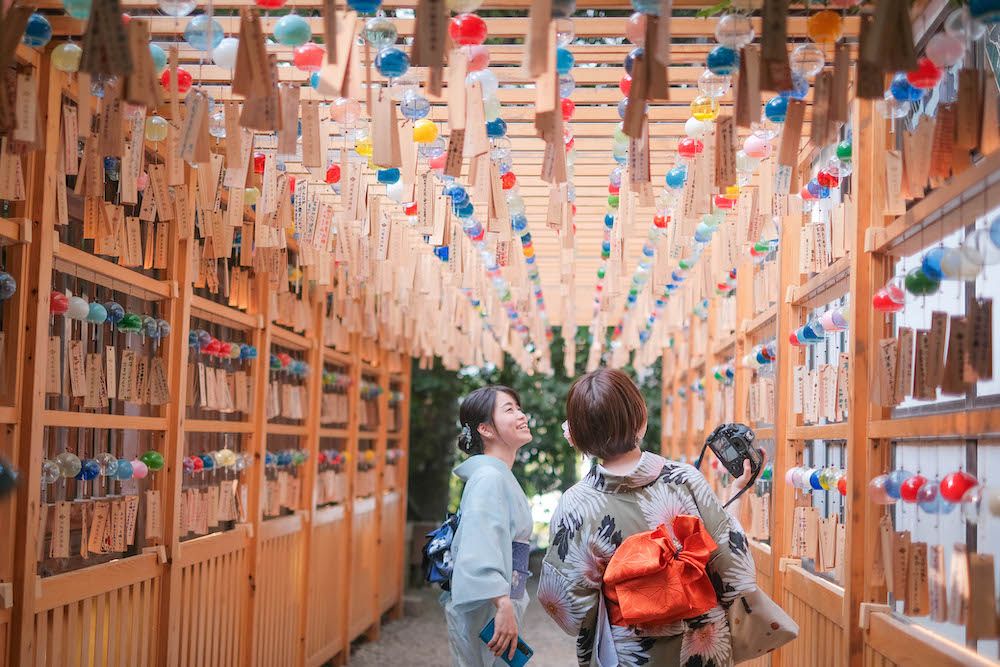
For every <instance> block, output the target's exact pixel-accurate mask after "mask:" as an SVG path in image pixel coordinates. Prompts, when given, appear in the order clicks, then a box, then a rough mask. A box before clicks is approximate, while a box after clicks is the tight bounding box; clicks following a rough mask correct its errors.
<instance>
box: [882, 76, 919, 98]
mask: <svg viewBox="0 0 1000 667" xmlns="http://www.w3.org/2000/svg"><path fill="white" fill-rule="evenodd" d="M889 92H890V93H892V96H893V98H895V99H896V100H897V101H899V102H919V101H920V100H921V98H923V96H924V91H922V90H921V89H919V88H917V87H916V86H914V85H913V84H912V83H910V81H909V79H907V78H906V74H904V73H903V72H900V73H899V74H897V75H896V76H894V77H892V83H891V84H889Z"/></svg>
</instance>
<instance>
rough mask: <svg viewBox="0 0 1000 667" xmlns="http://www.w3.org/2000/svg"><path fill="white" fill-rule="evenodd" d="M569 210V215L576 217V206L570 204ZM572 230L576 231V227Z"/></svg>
mask: <svg viewBox="0 0 1000 667" xmlns="http://www.w3.org/2000/svg"><path fill="white" fill-rule="evenodd" d="M569 210H570V213H571V214H573V215H576V204H570V205H569ZM573 229H574V231H575V230H576V227H574V228H573Z"/></svg>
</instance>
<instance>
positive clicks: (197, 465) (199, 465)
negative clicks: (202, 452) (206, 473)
mask: <svg viewBox="0 0 1000 667" xmlns="http://www.w3.org/2000/svg"><path fill="white" fill-rule="evenodd" d="M191 463H192V464H194V469H195V470H204V469H205V462H204V461H202V460H201V457H200V456H192V457H191Z"/></svg>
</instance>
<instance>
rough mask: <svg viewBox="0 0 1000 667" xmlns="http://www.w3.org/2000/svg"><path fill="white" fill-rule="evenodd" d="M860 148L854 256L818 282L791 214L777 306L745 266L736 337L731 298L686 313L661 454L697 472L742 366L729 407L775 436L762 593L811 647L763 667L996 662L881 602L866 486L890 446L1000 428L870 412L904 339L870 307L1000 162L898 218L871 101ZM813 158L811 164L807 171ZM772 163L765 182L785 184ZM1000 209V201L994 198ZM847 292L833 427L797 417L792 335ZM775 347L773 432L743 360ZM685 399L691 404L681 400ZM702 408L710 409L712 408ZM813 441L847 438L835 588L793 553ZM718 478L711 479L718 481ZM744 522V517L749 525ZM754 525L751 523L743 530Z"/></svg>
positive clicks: (960, 416)
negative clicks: (840, 405)
mask: <svg viewBox="0 0 1000 667" xmlns="http://www.w3.org/2000/svg"><path fill="white" fill-rule="evenodd" d="M852 119H853V126H852V134H853V145H854V146H855V147H861V148H862V150H863V153H856V154H855V156H854V165H855V172H854V176H853V177H852V192H851V194H850V195H849V196H850V197H851V198H852V204H853V205H852V206H850V207H849V208H848V210H849V211H851V212H852V213H853V214H854V215H856V219H854V220H850V221H848V222H849V223H851V225H852V226H851V227H850V228H851V229H852V232H851V236H850V238H848V240H847V255H846V256H845V257H842V258H840V259H836V260H835V261H833V262H832V263H831V264H830V265H829V266H828V267H827V268H826V269H824V270H822V271H820V272H818V273H815V274H811V275H810V274H801V273H800V272H799V248H800V239H799V236H800V231H801V229H802V227H803V223H804V220H803V216H801V215H786V216H784V217H783V218H782V220H781V230H780V247H779V250H778V257H777V258H776V260H775V261H777V262H778V269H779V275H780V280H779V284H778V286H777V292H776V293H777V295H778V302H777V304H772V305H769V306H767V305H764V304H758V306H759V307H758V308H756V309H755V307H754V303H753V295H752V290H753V281H752V280H751V275H752V272H753V270H754V268H753V263H752V260H751V259H750V258H749V257H747V258H745V259H744V260H742V261H741V263H740V264H739V265H738V266H737V275H738V277H739V280H738V283H737V288H736V294H735V296H734V297H732V298H735V299H736V309H737V313H736V321H737V322H739V323H740V324H739V325H738V326H737V328H736V331H735V332H732V331H729V330H728V329H726V328H724V327H720V326H719V325H718V314H719V310H720V301H721V299H720V297H711V298H710V303H711V305H710V310H709V316H708V318H707V320H705V321H701V320H699V319H698V318H697V317H693V316H690V315H685V320H686V321H685V323H684V328H683V329H681V330H677V331H675V332H674V336H673V345H672V346H671V347H667V348H665V349H664V350H663V355H662V362H663V366H662V368H663V387H662V390H663V404H662V407H663V410H664V412H663V423H664V431H663V435H662V440H661V449H662V451H663V453H664V455H665V456H669V457H672V458H675V459H683V460H687V461H688V462H691V461H692V457H693V456H696V455H697V452H698V451H700V449H701V446H702V444H703V442H704V437H705V436H706V431H710V429H711V428H712V426H714V423H710V424H707V425H706V427H705V429H701V428H697V427H696V426H695V423H696V421H698V420H699V419H700V416H699V414H698V413H699V412H701V411H704V414H705V415H706V416H707V415H711V414H712V408H713V401H716V400H718V398H717V397H718V396H719V395H720V394H719V393H718V392H715V391H713V390H712V389H713V387H712V386H711V385H713V384H714V380H712V379H711V368H712V367H713V366H714V365H715V364H722V363H725V362H726V361H727V360H731V359H734V358H735V362H736V370H735V378H734V383H733V384H734V391H733V397H734V400H735V404H734V405H732V406H731V407H730V409H732V411H733V417H734V421H737V422H744V423H747V424H749V425H750V426H752V427H754V428H755V430H756V433H757V436H758V440H759V441H765V440H771V439H773V440H774V449H773V451H774V457H773V461H772V462H773V466H774V479H773V482H772V487H771V496H770V501H771V502H770V522H769V524H770V525H769V529H770V530H769V533H770V540H769V543H766V542H761V541H756V540H751V545H750V546H751V550H752V552H753V555H754V559H755V561H756V564H757V577H758V584H759V585H760V587H761V588H762V589H763V590H764V591H766V592H767V593H768V594H769V595H771V596H772V598H773V599H775V600H776V601H777V602H779V603H780V604H781V605H782V606H783V607H784V608H785V610H786V611H787V612H788V613H789V614H790V615H791V616H792V617H793V618H794V619H795V620H796V622H797V623H798V624H799V627H800V634H799V638H798V639H797V640H796V641H794V642H792V643H791V644H789V645H788V646H786V647H785V648H783V649H781V650H779V651H778V652H776V653H774V654H772V655H771V656H768V657H765V658H761V659H758V660H755V661H753V662H752V663H747V664H753V665H757V666H760V667H763V666H765V665H772V666H776V665H796V666H797V665H823V666H829V667H839V666H840V665H847V664H850V665H878V666H880V667H881V666H889V665H904V664H913V663H914V661H915V662H918V663H920V664H932V663H933V664H947V665H956V666H957V665H987V664H995V663H994V662H992V661H991V660H990V659H988V658H987V657H985V656H983V655H980V654H979V653H976V652H975V651H974V650H970V649H969V648H966V647H965V646H961V645H958V644H956V643H954V642H951V641H949V640H947V639H945V638H943V637H941V636H940V635H937V634H935V633H933V632H932V631H930V630H928V629H927V628H924V627H921V626H919V625H917V624H912V623H907V622H906V621H905V620H902V617H900V616H898V615H896V614H894V613H891V612H890V609H889V607H888V606H885V605H879V604H872V602H873V601H876V600H878V601H883V600H885V590H884V589H882V588H880V586H879V585H878V584H875V583H873V582H875V581H876V580H877V579H876V578H875V577H874V576H873V573H872V568H873V563H872V561H873V558H872V554H873V553H874V552H875V550H876V549H879V548H880V546H879V541H878V540H879V535H878V526H879V519H880V517H881V515H882V513H883V512H884V511H885V510H884V509H883V508H881V507H879V506H877V505H873V504H872V503H870V502H869V501H868V495H867V484H868V481H869V480H870V479H871V478H872V477H874V476H876V475H879V474H881V473H884V472H886V471H888V470H890V469H891V467H890V463H891V462H890V451H891V447H892V443H893V441H894V440H896V439H900V438H931V437H962V436H966V437H973V436H977V435H981V434H986V433H996V432H997V431H998V429H1000V421H998V412H997V410H996V409H995V408H984V409H978V410H964V409H960V411H957V412H947V413H944V414H931V415H926V416H915V417H904V418H891V415H890V411H889V410H888V409H885V408H881V407H878V406H876V405H875V404H874V403H872V398H871V393H870V387H871V383H870V377H871V373H872V364H873V363H874V362H875V359H874V350H875V349H876V348H877V342H878V341H879V340H880V339H882V338H885V337H886V336H890V335H893V333H892V328H891V324H890V323H888V322H887V319H888V318H884V317H882V316H880V315H879V314H877V313H874V312H873V310H872V307H871V303H872V296H873V294H874V293H875V291H876V290H877V289H878V288H879V287H881V286H882V285H884V284H885V282H886V280H887V279H888V278H889V277H890V276H891V275H892V262H893V260H894V258H898V257H900V256H904V255H907V254H912V253H915V252H918V251H920V250H921V249H923V247H924V245H921V243H925V244H926V243H929V242H930V241H924V240H923V238H924V237H921V236H919V235H917V234H913V233H912V230H913V229H920V228H925V229H926V228H928V227H930V228H932V229H933V233H932V234H931V235H930V236H929V237H927V238H933V239H937V238H940V237H942V236H943V235H944V234H945V233H948V232H951V231H954V230H956V229H959V228H960V227H961V226H963V224H968V223H967V220H968V218H965V220H966V222H965V223H962V222H961V221H960V220H959V218H958V216H957V215H954V216H949V211H952V210H953V209H954V208H955V207H957V206H959V205H960V204H959V202H964V201H966V200H974V207H975V206H978V208H976V209H975V213H976V214H978V215H983V214H985V213H986V210H987V209H985V208H984V203H985V199H984V198H983V196H982V192H983V191H984V188H986V187H991V183H992V182H993V180H995V179H994V178H993V176H994V175H995V173H996V168H997V160H998V154H997V153H992V154H990V155H987V156H985V157H982V158H981V159H980V160H979V161H978V162H977V163H976V164H974V165H972V166H971V167H970V168H969V169H967V170H966V171H964V172H962V173H960V174H956V175H955V176H953V177H952V178H951V179H949V181H948V182H947V183H946V184H945V185H943V186H942V187H940V188H939V189H937V190H935V191H932V192H931V193H929V194H928V195H927V196H926V197H925V198H924V199H923V200H922V201H920V202H918V203H916V204H914V205H913V206H912V207H911V208H910V210H909V212H907V213H906V214H905V215H901V216H898V217H895V218H893V217H890V216H883V215H882V213H881V211H882V210H883V209H882V197H883V194H882V192H881V190H880V189H881V188H882V184H881V181H882V174H884V172H885V163H884V159H885V153H886V151H885V150H884V149H883V147H886V146H888V145H889V143H888V142H889V141H890V135H889V130H888V124H887V122H886V121H884V120H883V119H882V118H881V117H879V116H878V114H877V113H876V112H875V110H874V107H873V104H872V103H871V102H868V101H863V100H859V101H855V103H854V106H853V110H852ZM809 158H810V156H809V155H808V153H804V154H803V155H801V156H800V162H803V163H804V166H805V168H806V172H808V167H809V163H808V160H809ZM770 169H771V165H770V164H769V163H768V162H767V161H765V163H764V164H762V167H761V173H760V175H759V176H758V180H757V181H756V185H757V186H759V187H762V188H763V187H766V183H768V182H770V181H771V180H773V175H772V174H771V172H770ZM993 201H996V200H995V199H994V200H993ZM845 295H849V301H850V305H849V309H850V313H849V315H850V316H849V321H850V326H849V332H848V338H847V345H846V349H847V350H848V351H849V353H850V361H849V376H850V387H851V391H850V405H849V411H848V418H847V419H846V420H844V421H841V422H836V423H829V424H805V423H803V420H802V416H801V415H796V414H793V410H792V400H793V399H792V391H793V390H792V388H793V374H792V372H793V368H794V367H795V366H796V365H798V364H801V363H804V361H805V351H804V348H802V347H795V346H793V345H792V344H791V343H790V342H789V337H790V336H791V335H793V334H794V332H795V330H796V329H797V328H798V327H799V326H801V325H802V324H804V323H805V322H806V321H807V320H808V319H809V317H810V313H811V312H812V310H813V309H815V308H818V307H823V306H825V305H827V304H830V303H831V302H833V301H835V300H837V299H839V298H840V297H843V296H845ZM768 340H773V341H775V342H776V344H777V349H778V361H777V363H776V364H774V365H773V367H774V381H775V385H776V386H775V395H776V405H775V408H774V414H775V421H774V423H773V424H766V423H761V422H754V421H753V420H752V419H751V418H750V415H749V409H748V385H749V383H750V382H751V381H752V380H753V376H754V373H755V371H754V370H752V369H750V368H747V367H745V366H744V365H743V364H741V363H740V360H741V359H742V357H743V356H744V355H745V354H747V353H748V352H749V351H750V350H751V349H752V348H753V346H754V345H756V344H760V343H762V342H765V341H768ZM701 377H705V378H706V379H705V384H706V387H705V392H704V396H703V397H701V396H698V395H697V392H692V389H691V384H692V382H693V381H694V380H696V379H697V378H701ZM680 393H686V397H684V398H682V397H681V396H680V395H679V394H680ZM703 405H704V407H702V406H703ZM815 440H834V441H844V442H846V460H847V461H849V466H848V476H847V479H848V494H847V497H846V499H845V500H846V503H847V504H846V513H845V516H846V519H845V524H846V525H845V530H846V544H845V552H844V559H845V562H844V564H843V566H842V572H843V579H842V581H840V582H839V583H833V582H831V581H830V580H829V579H828V578H825V577H822V576H819V575H817V574H816V573H814V572H813V571H812V569H811V568H809V569H807V568H804V567H803V566H802V564H801V563H800V561H799V560H798V559H795V558H790V557H788V554H790V553H792V532H793V528H792V524H793V513H794V511H795V508H796V507H797V506H800V505H802V504H804V503H809V502H810V501H808V500H806V499H803V498H802V494H801V493H800V492H798V491H795V490H794V489H792V488H790V487H789V486H788V485H787V484H786V483H785V480H784V472H785V471H787V470H788V469H789V468H791V467H794V466H796V465H801V464H802V463H803V452H804V450H805V448H806V447H807V445H808V443H810V442H812V441H815ZM710 477H711V476H710ZM743 518H744V519H745V516H744V517H743ZM744 525H745V526H746V524H745V523H744Z"/></svg>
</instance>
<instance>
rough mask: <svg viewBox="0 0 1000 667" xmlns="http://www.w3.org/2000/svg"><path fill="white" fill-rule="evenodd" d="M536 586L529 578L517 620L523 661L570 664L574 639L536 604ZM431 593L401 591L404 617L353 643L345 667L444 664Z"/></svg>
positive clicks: (444, 640) (439, 616)
mask: <svg viewBox="0 0 1000 667" xmlns="http://www.w3.org/2000/svg"><path fill="white" fill-rule="evenodd" d="M532 569H533V570H535V571H536V572H537V571H538V570H537V568H532ZM537 585H538V577H537V576H535V577H532V578H531V580H530V581H529V585H528V590H529V591H530V593H531V604H530V605H529V606H528V610H527V611H526V612H525V616H524V622H523V623H522V626H523V629H522V636H523V637H524V639H525V641H527V642H528V644H529V645H530V646H531V648H533V649H534V650H535V656H534V657H533V658H532V659H531V661H530V662H529V663H528V664H529V665H530V666H531V667H572V666H574V665H576V656H575V652H574V650H573V645H574V639H573V638H572V637H570V636H569V635H567V634H566V633H564V632H563V631H562V630H560V629H559V626H557V625H556V624H555V623H554V622H553V621H552V620H551V619H550V618H549V617H548V615H547V614H546V613H545V611H544V610H543V609H542V606H541V605H540V604H538V598H537V596H536V590H535V588H536V587H537ZM437 596H438V593H437V589H436V588H433V589H432V588H421V589H415V590H409V591H407V593H406V605H405V606H406V615H405V616H404V617H403V618H402V619H401V620H399V621H395V622H392V623H387V624H386V625H383V626H382V635H381V638H380V639H379V640H378V641H377V642H372V643H369V644H359V645H358V646H357V648H356V649H355V651H354V652H353V654H352V656H351V662H350V665H351V667H404V666H406V667H410V666H412V667H450V666H451V656H450V655H449V653H448V632H447V629H446V627H445V622H444V614H443V612H442V611H441V606H440V605H439V604H438V601H437Z"/></svg>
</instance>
